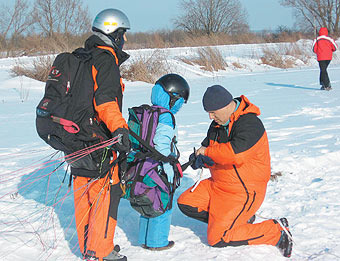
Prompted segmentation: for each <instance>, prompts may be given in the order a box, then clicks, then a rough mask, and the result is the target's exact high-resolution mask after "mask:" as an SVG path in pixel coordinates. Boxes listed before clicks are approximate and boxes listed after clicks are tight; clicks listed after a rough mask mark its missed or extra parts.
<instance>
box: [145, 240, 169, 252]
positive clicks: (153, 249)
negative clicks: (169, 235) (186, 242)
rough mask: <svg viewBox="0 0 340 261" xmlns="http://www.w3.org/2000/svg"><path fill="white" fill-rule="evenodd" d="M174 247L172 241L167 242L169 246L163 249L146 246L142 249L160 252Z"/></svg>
mask: <svg viewBox="0 0 340 261" xmlns="http://www.w3.org/2000/svg"><path fill="white" fill-rule="evenodd" d="M174 245H175V242H174V241H169V244H168V245H166V246H164V247H148V246H146V245H144V244H143V245H142V248H145V249H148V250H151V251H162V250H168V249H170V248H172V247H173V246H174Z"/></svg>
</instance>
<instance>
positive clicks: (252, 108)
mask: <svg viewBox="0 0 340 261" xmlns="http://www.w3.org/2000/svg"><path fill="white" fill-rule="evenodd" d="M235 100H237V101H239V103H240V104H239V106H238V108H237V109H236V111H234V112H233V113H232V114H231V116H230V119H229V129H231V126H232V125H233V123H234V122H235V121H237V120H238V119H239V118H240V117H241V116H242V115H245V114H248V113H254V114H256V115H257V116H258V115H260V114H261V112H260V109H259V108H258V107H257V106H256V105H254V104H252V103H251V102H250V101H249V100H248V98H247V97H246V96H244V95H241V97H237V98H235ZM213 126H214V127H217V128H218V127H221V126H222V125H219V124H217V123H216V122H215V121H213Z"/></svg>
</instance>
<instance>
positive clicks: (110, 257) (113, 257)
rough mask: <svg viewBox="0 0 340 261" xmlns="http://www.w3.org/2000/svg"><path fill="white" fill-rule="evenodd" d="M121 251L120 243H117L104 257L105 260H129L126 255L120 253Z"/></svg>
mask: <svg viewBox="0 0 340 261" xmlns="http://www.w3.org/2000/svg"><path fill="white" fill-rule="evenodd" d="M119 251H120V247H119V245H115V247H114V249H113V250H112V252H111V253H110V254H109V255H108V256H106V257H103V261H127V258H126V256H123V255H121V254H119Z"/></svg>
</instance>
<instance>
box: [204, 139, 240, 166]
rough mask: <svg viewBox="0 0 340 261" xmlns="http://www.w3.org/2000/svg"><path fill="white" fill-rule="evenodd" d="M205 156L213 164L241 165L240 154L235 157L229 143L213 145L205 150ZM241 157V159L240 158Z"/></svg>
mask: <svg viewBox="0 0 340 261" xmlns="http://www.w3.org/2000/svg"><path fill="white" fill-rule="evenodd" d="M204 154H205V155H206V156H208V157H209V158H211V159H212V160H213V161H214V162H215V163H217V164H221V165H233V164H236V165H240V164H242V158H243V157H242V156H241V155H242V153H240V154H238V155H236V154H235V152H234V150H233V148H232V147H231V144H230V142H228V143H214V144H213V145H209V146H208V147H207V148H206V149H205V153H204ZM240 156H241V157H240Z"/></svg>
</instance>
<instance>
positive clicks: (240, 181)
mask: <svg viewBox="0 0 340 261" xmlns="http://www.w3.org/2000/svg"><path fill="white" fill-rule="evenodd" d="M203 107H204V109H205V111H207V112H208V113H209V117H210V119H212V120H213V122H212V123H211V125H210V128H209V130H208V133H207V137H206V138H205V139H204V140H203V142H202V146H201V147H200V148H199V149H198V150H197V151H196V155H192V156H191V158H192V157H193V156H194V157H195V159H196V160H195V162H194V163H193V164H192V167H193V168H194V169H195V168H201V167H209V170H210V172H211V177H210V178H208V179H205V180H203V181H201V182H200V183H199V184H198V186H197V187H196V188H195V189H194V187H192V188H189V189H188V190H186V191H185V192H184V193H183V194H182V195H181V196H180V197H179V199H178V206H179V208H180V210H181V211H182V212H183V213H184V214H186V215H187V216H189V217H192V218H195V219H198V220H200V221H203V222H206V223H208V235H207V236H208V243H209V245H211V246H213V247H226V246H241V245H259V244H268V245H273V246H277V247H278V248H279V249H280V250H281V252H282V254H283V255H284V256H287V257H289V256H290V255H291V251H292V242H291V239H290V237H289V236H288V235H287V234H286V233H284V230H283V228H282V227H281V226H280V224H279V222H280V223H283V226H286V227H287V228H288V222H287V220H286V219H285V218H282V219H280V220H279V221H277V220H274V219H273V220H267V221H264V222H261V223H258V224H251V223H248V220H250V219H251V218H252V217H253V216H254V215H255V213H256V211H257V210H258V209H259V208H260V206H261V204H262V202H263V200H264V197H265V194H266V188H267V183H268V181H269V178H270V174H271V168H270V154H269V144H268V138H267V134H266V131H265V128H264V126H263V124H262V122H261V120H260V119H259V118H258V117H257V116H258V115H259V114H260V110H259V108H258V107H256V106H255V105H254V104H252V103H251V102H250V101H249V100H248V99H247V98H246V97H245V96H241V97H239V98H235V99H233V97H232V95H231V94H230V93H229V92H228V91H227V90H226V89H225V88H224V87H222V86H220V85H214V86H211V87H209V88H208V89H207V90H206V92H205V94H204V96H203ZM212 161H213V162H212ZM205 163H209V165H211V166H208V165H207V164H205Z"/></svg>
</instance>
